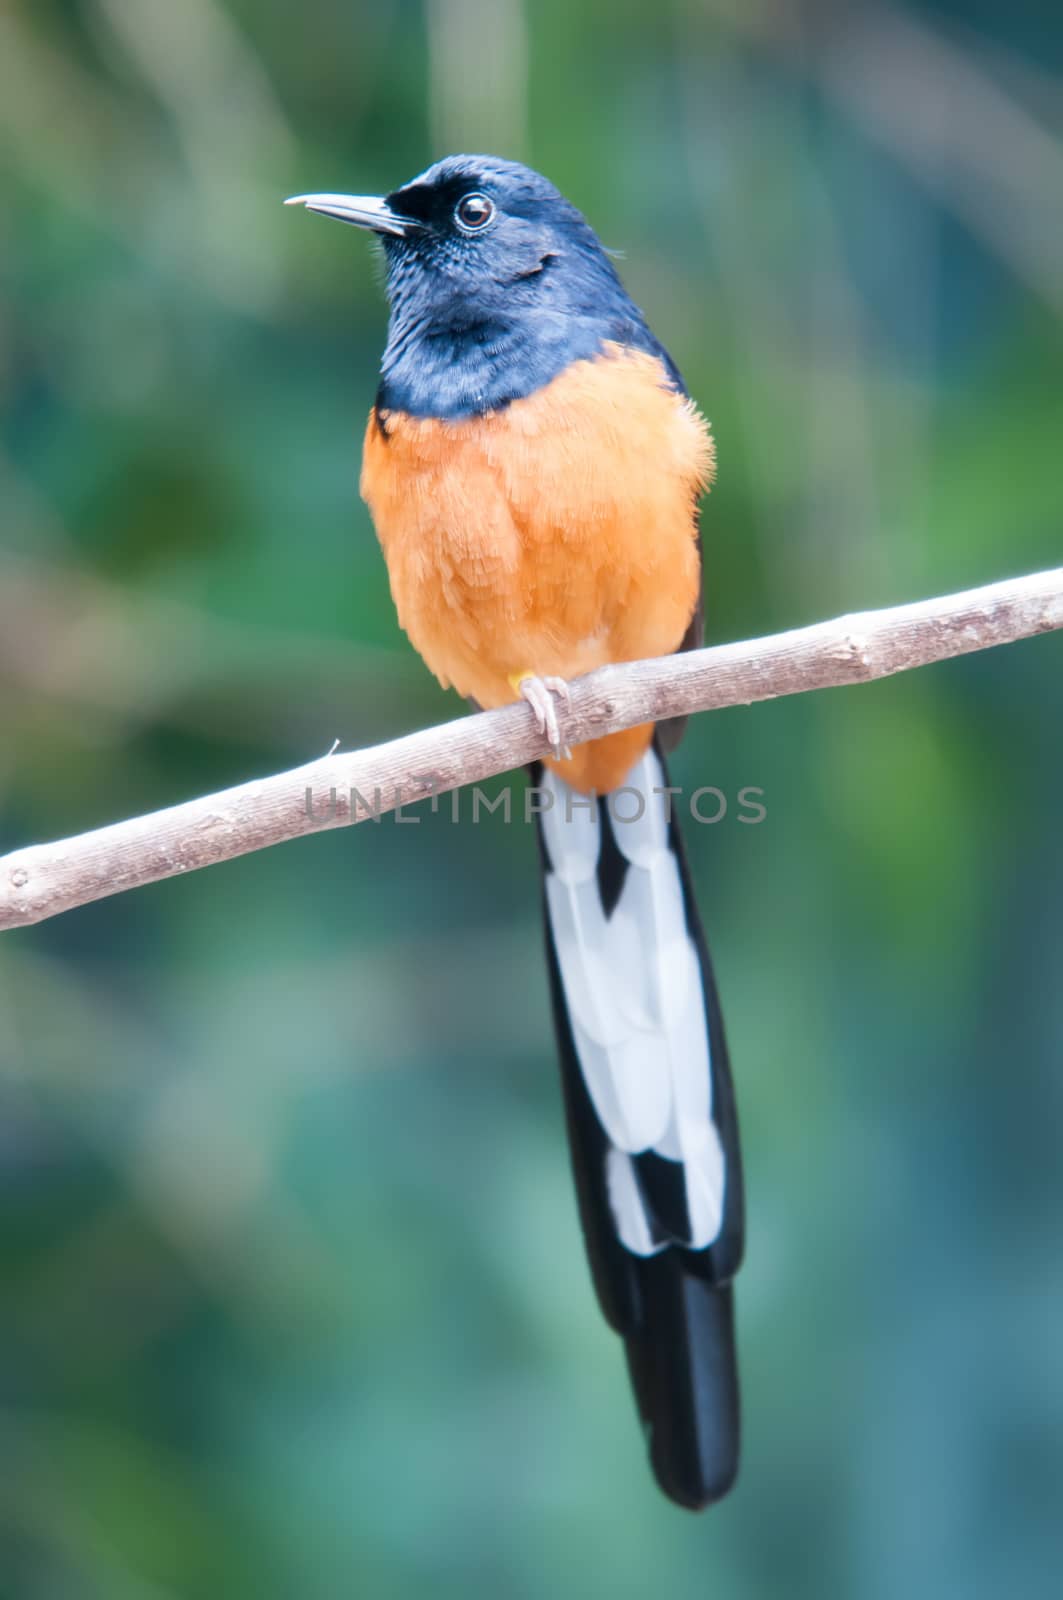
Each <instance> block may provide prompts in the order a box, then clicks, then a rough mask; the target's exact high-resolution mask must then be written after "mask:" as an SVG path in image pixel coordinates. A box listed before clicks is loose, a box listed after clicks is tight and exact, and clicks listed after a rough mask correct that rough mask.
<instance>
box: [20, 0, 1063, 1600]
mask: <svg viewBox="0 0 1063 1600" xmlns="http://www.w3.org/2000/svg"><path fill="white" fill-rule="evenodd" d="M463 148H464V149H473V150H477V149H487V150H490V151H494V152H497V153H500V154H503V155H507V156H514V157H521V158H524V159H527V160H529V161H530V162H532V163H533V164H534V165H536V166H537V167H539V168H541V169H542V170H544V171H545V172H547V173H548V174H549V175H550V176H551V177H552V178H553V179H554V180H555V181H556V182H557V183H558V184H559V185H560V187H561V188H562V189H564V190H565V191H566V193H568V194H569V195H570V196H571V197H572V198H573V199H574V200H575V201H576V202H577V203H578V204H579V205H580V206H581V207H582V208H583V209H584V210H585V211H586V212H587V214H588V216H589V217H590V219H591V220H592V222H593V223H594V224H595V226H596V227H597V228H598V230H599V231H600V233H601V234H602V236H603V238H604V240H605V241H606V243H607V244H609V245H610V246H612V247H615V248H617V249H620V250H622V251H623V252H624V260H623V263H622V270H623V272H624V274H625V277H626V280H627V282H628V284H629V286H630V288H631V289H632V291H633V293H634V295H635V298H636V299H637V300H638V301H639V303H640V304H641V305H642V306H643V307H644V308H645V309H646V311H647V314H648V316H649V319H650V321H651V323H652V325H653V326H654V328H655V330H656V331H657V332H658V334H659V335H660V336H661V337H662V338H663V340H664V341H665V343H666V344H668V345H669V346H670V348H671V349H672V350H673V352H674V353H675V355H676V358H677V359H678V361H679V362H680V364H681V366H682V367H683V369H684V372H685V375H686V377H687V380H688V382H689V384H690V387H691V389H692V391H693V392H694V394H695V395H696V397H697V398H698V400H699V402H700V403H701V405H702V407H703V408H704V409H705V411H706V412H707V414H708V415H709V416H710V417H711V419H712V422H713V424H714V427H715V431H716V435H717V439H718V447H719V457H720V474H719V482H718V486H717V487H716V488H715V489H714V491H713V493H712V495H711V498H710V500H709V502H708V504H707V507H706V512H705V522H704V526H705V535H706V542H707V551H708V568H707V583H708V595H709V601H708V616H709V631H710V636H711V637H712V638H714V639H717V640H723V639H729V638H738V637H742V636H744V635H750V634H754V633H767V632H771V631H773V630H775V629H779V628H782V627H786V626H789V625H795V624H799V623H802V622H810V621H815V620H818V619H820V618H825V617H829V616H831V615H834V614H837V613H839V612H841V611H844V610H847V609H857V608H864V607H874V606H880V605H887V604H889V603H891V602H896V601H902V600H905V599H913V598H917V597H919V596H922V595H930V594H933V593H936V592H946V591H949V590H955V589H960V588H963V587H965V586H967V585H970V584H976V583H980V582H984V581H990V580H992V579H995V578H1001V577H1005V576H1007V575H1009V574H1015V573H1020V572H1024V571H1032V570H1035V569H1037V568H1039V567H1047V566H1052V565H1055V564H1058V562H1059V561H1060V553H1061V543H1063V542H1061V522H1060V509H1059V501H1060V490H1059V483H1060V449H1061V446H1060V441H1061V438H1063V382H1061V379H1063V321H1061V318H1063V210H1061V207H1060V195H1061V193H1063V22H1061V20H1060V18H1059V13H1058V8H1055V7H1052V6H1049V5H1047V4H1041V5H1034V4H1028V5H1022V4H1017V5H1013V6H1009V7H1003V6H1000V5H992V4H989V3H984V4H976V3H974V0H967V3H965V0H951V3H948V0H941V3H939V4H924V5H921V6H917V5H914V4H913V5H908V6H905V7H896V8H894V7H887V6H885V5H879V4H869V3H850V4H843V5H832V4H827V3H808V4H804V5H802V4H796V3H794V4H786V3H784V0H759V3H756V4H753V3H743V0H659V3H657V4H655V5H653V6H649V5H646V4H635V3H634V0H580V3H574V0H543V3H538V4H534V5H533V4H531V3H530V0H528V3H522V0H425V3H421V0H376V3H375V4H373V5H368V4H343V3H340V0H312V3H310V4H308V5H306V6H305V7H303V8H301V9H297V8H295V7H293V6H292V5H290V4H286V3H285V4H282V3H281V0H254V3H252V0H181V3H180V4H173V3H170V0H7V3H5V4H4V5H3V6H2V7H0V184H2V193H3V203H2V207H0V406H2V408H3V442H2V447H0V509H2V550H0V696H2V699H0V704H2V727H3V738H2V741H0V806H2V839H0V845H2V847H4V848H11V847H14V846H16V845H18V844H22V843H27V842H30V841H32V840H38V839H48V838H56V837H61V836H63V835H65V834H69V833H73V832H78V831H81V830H83V829H85V828H88V827H91V826H94V825H97V824H100V823H104V822H107V821H110V820H113V819H116V818H119V817H122V816H127V815H133V814H136V813H139V812H143V811H146V810H149V809H151V808H153V807H157V806H161V805H166V804H169V803H172V802H175V801H177V800H180V799H184V798H187V797H190V796H193V795H196V794H200V793H205V792H209V791H211V790H213V789H216V788H220V787H222V786H224V785H227V784H230V783H234V782H238V781H241V780H243V779H245V778H248V777H251V776H254V775H257V774H263V773H266V772H270V771H274V770H280V769H282V768H284V767H286V766H289V765H292V764H295V763H297V762H300V761H303V760H307V759H309V758H311V757H313V756H314V755H316V754H319V753H322V752H324V751H325V750H327V749H328V748H329V746H330V745H331V744H332V742H333V740H334V739H336V738H339V739H342V741H343V744H344V746H345V747H348V748H351V747H357V746H358V745H361V744H367V743H371V742H373V741H377V740H380V739H383V738H386V737H389V736H391V735H394V734H397V733H399V732H402V731H405V730H408V729H412V728H416V727H420V726H425V725H428V724H431V723H433V722H436V721H440V720H443V719H445V718H447V717H450V716H453V715H455V714H457V713H458V712H459V711H460V709H461V708H460V706H459V704H458V702H457V701H456V700H455V699H454V698H453V697H448V696H446V695H444V694H443V693H442V692H441V691H440V690H439V689H438V688H437V687H436V686H435V684H434V682H433V681H432V680H431V679H430V677H429V675H428V673H427V672H426V670H425V669H424V668H423V667H422V666H421V664H420V662H419V661H418V660H417V659H416V658H415V657H414V655H413V653H412V651H411V649H410V648H409V646H408V645H407V643H406V641H405V640H404V638H403V637H402V635H401V634H400V633H399V631H398V629H397V626H396V623H395V620H394V616H393V613H392V607H391V603H390V599H389V596H388V589H387V581H386V575H385V571H384V567H383V562H382V560H381V557H380V554H379V552H378V549H377V547H376V544H375V540H374V538H373V535H372V531H371V528H370V525H369V522H368V519H367V516H366V513H365V511H364V509H363V508H362V506H361V505H360V502H359V500H358V497H357V474H358V468H359V458H360V436H361V431H362V427H363V423H364V417H365V414H366V411H367V409H368V406H369V404H370V401H371V399H372V395H373V390H374V385H375V374H376V363H377V359H378V355H379V352H380V350H381V348H382V344H383V338H384V327H385V311H384V307H383V304H382V298H381V294H380V288H379V270H378V267H377V265H376V264H375V262H374V260H373V255H372V252H371V250H370V248H369V247H368V244H367V241H366V239H365V238H364V237H363V236H361V235H359V234H357V233H355V232H354V231H352V230H345V229H343V228H340V227H338V226H335V225H333V224H329V223H326V222H323V221H321V220H319V219H316V218H312V217H307V216H305V215H303V214H301V213H299V214H293V213H292V212H291V211H284V210H283V208H282V207H281V204H280V200H281V198H282V197H283V196H284V195H286V194H290V193H293V192H297V191H300V190H306V189H348V190H355V191H363V192H364V191H382V190H386V189H388V188H390V187H393V186H395V185H396V184H397V183H399V182H400V181H402V180H404V179H406V178H408V177H410V176H411V175H413V174H414V173H416V172H418V171H419V170H421V169H422V168H423V167H424V166H426V165H427V164H428V162H429V161H430V160H432V159H434V158H435V157H437V156H439V155H441V154H443V153H445V152H447V151H453V150H459V149H463ZM1061 669H1063V639H1061V638H1060V637H1059V636H1056V637H1049V638H1044V639H1041V640H1038V641H1034V642H1030V643H1026V644H1022V645H1018V646H1015V647H1012V648H1009V649H1006V650H998V651H994V652H991V653H988V654H984V655H981V656H975V657H972V658H969V659H967V660H964V661H959V662H956V663H953V664H951V665H945V666H941V667H936V668H931V669H928V670H925V671H922V672H919V673H913V674H911V675H908V676H904V677H901V678H899V679H894V680H892V681H888V682H883V683H879V684H875V685H872V686H868V687H862V688H857V689H848V690H838V691H832V692H827V693H821V694H817V695H815V696H810V697H806V698H802V699H790V700H786V701H783V702H780V703H778V704H775V705H764V706H759V707H754V708H753V709H750V710H735V711H731V712H726V713H722V714H717V715H715V716H712V717H702V718H699V719H697V720H696V721H695V722H694V724H693V725H692V726H691V729H690V732H689V735H688V737H687V740H686V742H685V745H684V746H683V748H682V752H681V754H680V756H679V758H678V759H677V761H676V770H677V773H678V781H682V782H683V783H685V784H687V785H688V786H696V785H697V784H715V785H717V786H718V787H720V788H721V789H723V790H724V791H725V793H727V794H728V795H731V796H734V795H736V794H737V791H738V789H739V788H741V787H742V786H743V785H758V786H760V787H762V788H763V789H764V791H765V803H766V805H767V810H768V815H767V820H766V821H765V822H764V823H763V824H762V825H760V826H759V827H744V826H740V825H738V824H737V822H736V821H735V817H734V808H733V807H732V812H731V814H730V815H729V816H728V817H727V818H725V819H724V821H722V822H721V823H720V824H719V825H718V826H716V827H702V828H696V829H692V830H689V837H690V846H691V850H692V853H693V858H694V867H695V872H696V876H697V879H698V884H699V894H700V898H701V901H702V904H703V908H704V912H705V917H706V920H707V922H708V925H709V928H710V932H711V934H712V936H713V943H714V949H715V954H716V962H717V967H718V973H719V977H720V982H721V987H722V990H723V994H724V999H725V1010H726V1014H727V1019H728V1026H729V1031H730V1036H731V1042H732V1047H733V1054H734V1059H735V1064H736V1071H737V1076H738V1082H739V1091H740V1097H741V1110H742V1116H743V1123H744V1134H745V1146H746V1159H747V1170H748V1185H749V1198H750V1211H751V1231H750V1243H749V1254H748V1262H747V1265H746V1267H745V1269H744V1271H743V1273H742V1276H741V1280H740V1298H739V1317H740V1331H741V1339H742V1351H743V1376H744V1385H745V1418H746V1443H745V1463H744V1470H743V1474H742V1477H741V1480H740V1483H739V1487H738V1490H737V1492H736V1494H735V1495H734V1496H733V1498H731V1499H729V1500H728V1501H727V1502H726V1503H725V1504H724V1505H722V1506H721V1507H719V1508H718V1509H717V1510H715V1511H713V1512H711V1513H709V1514H708V1515H706V1516H705V1517H703V1518H700V1519H692V1518H690V1517H689V1516H687V1515H685V1514H683V1513H681V1512H679V1511H676V1510H675V1509H673V1508H672V1507H671V1506H669V1505H668V1504H666V1503H665V1502H664V1501H663V1500H662V1499H661V1498H660V1497H659V1495H658V1493H657V1491H656V1490H655V1488H654V1487H653V1485H652V1482H651V1479H650V1476H649V1473H648V1470H647V1467H646V1464H645V1461H644V1458H643V1449H642V1445H641V1441H640V1439H639V1436H638V1429H637V1425H636V1420H635V1412H634V1407H633V1404H632V1401H631V1397H630V1395H629V1393H628V1386H627V1380H626V1376H625V1373H624V1371H623V1365H622V1359H621V1352H620V1347H619V1344H618V1343H617V1341H616V1340H615V1339H614V1338H613V1336H612V1335H611V1334H610V1333H609V1332H608V1331H607V1330H606V1328H605V1327H604V1325H603V1324H602V1322H601V1320H600V1318H599V1316H598V1313H597V1309H596V1307H595V1305H594V1303H593V1299H592V1294H591V1290H590V1286H589V1280H588V1277H587V1273H586V1270H585V1266H584V1261H583V1257H582V1250H581V1244H580V1239H579V1236H578V1229H577V1224H576V1216H575V1206H574V1201H573V1197H572V1195H571V1192H570V1183H569V1175H568V1170H567V1156H566V1151H565V1145H564V1133H563V1127H562V1119H561V1109H560V1103H559V1095H558V1088H557V1083H556V1069H555V1065H554V1059H553V1048H552V1042H551V1036H550V1028H549V1021H548V1010H547V995H546V983H545V978H544V973H543V967H542V961H541V955H540V931H539V926H538V902H537V888H536V867H535V847H534V841H533V838H532V836H531V833H530V831H529V830H528V829H526V828H525V827H523V826H520V825H518V824H516V823H515V824H514V825H512V826H510V827H506V826H505V825H504V823H503V820H502V818H501V815H499V816H496V817H494V818H490V817H487V818H484V819H482V820H481V822H480V825H479V826H478V827H472V826H470V825H469V824H468V823H466V824H464V825H461V826H457V827H455V826H454V825H453V824H452V823H451V822H450V821H449V820H448V819H447V816H446V815H445V814H442V815H439V816H436V817H432V816H431V814H430V813H429V814H425V815H424V816H423V818H422V822H421V824H420V825H419V826H415V827H406V828H399V827H396V826H395V824H394V822H393V821H391V820H389V821H386V822H383V823H381V824H380V825H379V826H373V825H367V826H364V827H361V828H358V829H357V830H353V831H346V830H343V831H340V832H333V833H326V834H323V835H320V836H318V837H314V838H312V839H307V840H304V841H302V842H300V843H296V844H291V845H286V846H283V847H281V848H278V849H273V850H270V851H267V852H265V853H263V854H260V855H255V856H251V857H249V858H247V859H245V860H241V861H238V862H234V863H232V864H230V865H226V866H222V867H219V868H215V869H213V870H211V871H209V872H204V873H200V874H196V875H192V876H191V877H189V878H187V879H183V880H175V881H173V882H169V883H164V884H161V885H159V886H157V887H155V888H152V889H147V890H140V891H138V892H136V893H134V894H130V895H127V896H123V897H118V898H115V899H112V900H105V901H103V902H101V903H99V904H96V905H93V906H90V907H87V908H84V909H82V910H80V911H77V912H72V913H70V914H68V915H66V916H63V917H61V918H59V919H57V920H56V921H54V922H51V923H48V924H46V925H43V926H40V927H38V928H34V929H29V930H25V931H22V932H18V933H8V934H6V935H4V936H3V938H2V939H0V1290H2V1311H0V1595H2V1596H3V1597H4V1600H83V1597H97V1596H99V1597H103V1600H170V1597H182V1600H184V1597H200V1596H223V1595H224V1596H226V1597H231V1600H244V1597H259V1596H270V1597H273V1596H278V1597H291V1596H298V1597H300V1600H319V1597H320V1600H334V1597H337V1596H345V1595H367V1596H372V1597H377V1596H380V1597H385V1600H389V1597H396V1600H397V1597H406V1596H422V1595H432V1596H442V1597H462V1600H465V1597H471V1596H490V1597H509V1596H513V1597H517V1600H533V1597H540V1596H551V1597H554V1596H584V1595H588V1594H592V1595H596V1594H602V1595H609V1596H641V1595H646V1594H657V1593H660V1594H667V1595H672V1596H675V1597H677V1600H686V1597H695V1596H703V1595H725V1596H727V1597H728V1600H747V1597H749V1600H752V1597H757V1600H760V1597H772V1600H774V1597H777V1596H780V1595H785V1596H787V1597H788V1600H790V1597H798V1600H799V1597H802V1596H808V1597H815V1600H824V1597H831V1600H834V1597H839V1600H841V1597H846V1600H848V1597H851V1596H855V1595H858V1596H860V1597H861V1600H863V1597H868V1600H880V1597H882V1600H885V1597H887V1596H889V1597H893V1596H897V1595H904V1596H906V1597H913V1600H919V1597H923V1596H926V1597H934V1600H939V1597H940V1596H942V1595H959V1594H962V1595H963V1596H965V1597H976V1600H977V1597H981V1596H986V1597H989V1596H993V1597H997V1596H999V1595H1001V1594H1003V1593H1007V1594H1009V1595H1022V1596H1024V1597H1025V1596H1033V1595H1042V1594H1050V1593H1054V1592H1055V1583H1056V1582H1058V1575H1059V1572H1060V1570H1061V1567H1063V1531H1061V1519H1060V1488H1061V1483H1063V1336H1061V1335H1063V1251H1061V1249H1060V1245H1059V1238H1060V1225H1061V1223H1063V1180H1061V1175H1060V1174H1061V1163H1060V1158H1059V1127H1060V1109H1061V1107H1060V1072H1059V1068H1060V1064H1061V1054H1063V1051H1061V1040H1063V983H1061V973H1063V904H1061V899H1063V897H1061V888H1063V843H1061V829H1060V803H1059V794H1060V787H1061V785H1063V741H1061V739H1060V729H1061V721H1063V670H1061Z"/></svg>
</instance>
